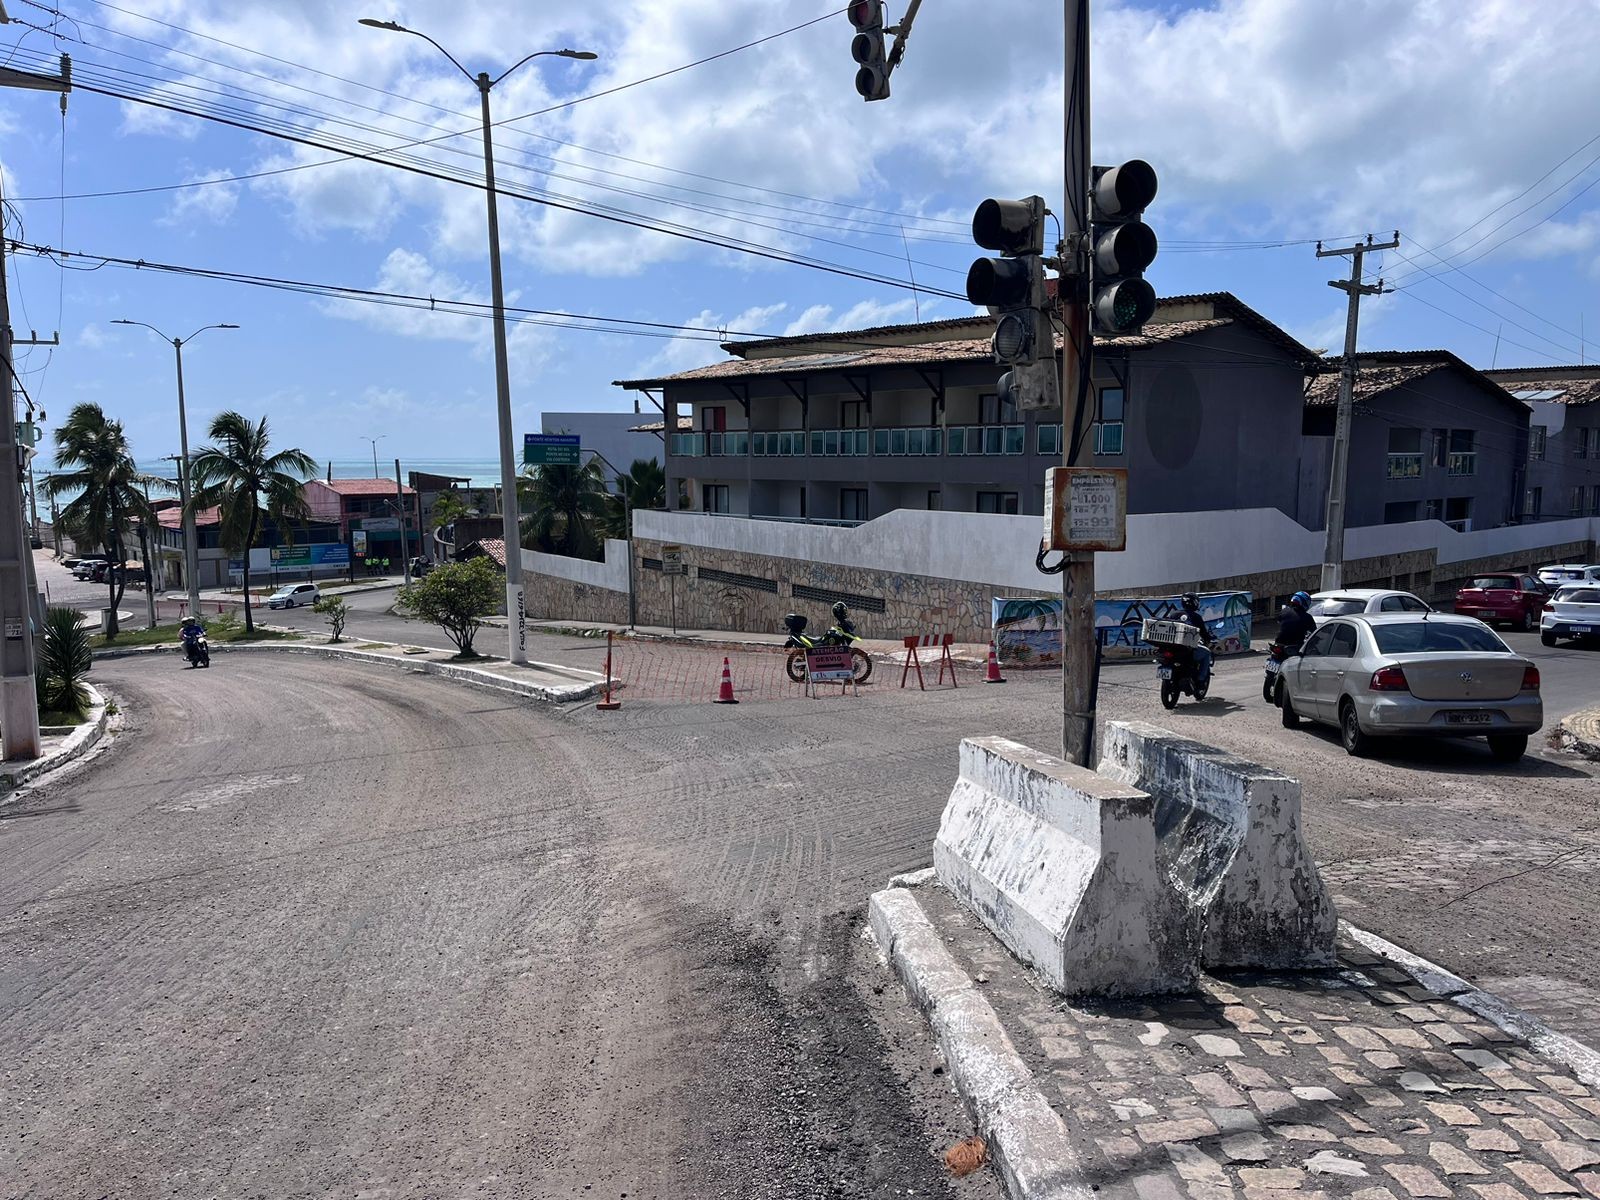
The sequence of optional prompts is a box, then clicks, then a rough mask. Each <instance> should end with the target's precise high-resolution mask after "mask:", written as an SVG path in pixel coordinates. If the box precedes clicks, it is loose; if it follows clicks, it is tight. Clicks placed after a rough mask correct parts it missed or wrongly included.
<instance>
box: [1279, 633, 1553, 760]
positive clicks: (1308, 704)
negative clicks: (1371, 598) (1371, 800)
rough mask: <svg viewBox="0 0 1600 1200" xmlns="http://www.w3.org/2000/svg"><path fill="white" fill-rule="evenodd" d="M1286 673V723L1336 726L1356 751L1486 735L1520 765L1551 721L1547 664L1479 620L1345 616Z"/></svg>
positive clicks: (1282, 680) (1502, 755)
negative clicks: (1544, 690) (1390, 742)
mask: <svg viewBox="0 0 1600 1200" xmlns="http://www.w3.org/2000/svg"><path fill="white" fill-rule="evenodd" d="M1278 678H1279V689H1280V690H1279V693H1278V698H1279V702H1280V704H1281V707H1282V712H1283V724H1284V727H1285V728H1287V729H1294V728H1297V727H1298V726H1299V724H1300V722H1301V721H1302V720H1306V721H1321V722H1324V723H1325V724H1328V725H1333V726H1335V727H1336V728H1337V729H1338V730H1339V736H1340V739H1341V740H1342V741H1343V742H1344V748H1345V749H1346V750H1347V751H1348V752H1349V753H1351V754H1357V755H1360V754H1369V753H1371V751H1372V741H1373V739H1374V738H1378V737H1389V736H1419V735H1420V736H1436V737H1487V738H1488V739H1489V749H1490V751H1491V752H1492V753H1493V754H1494V756H1495V758H1497V759H1499V760H1500V761H1501V762H1515V761H1516V760H1517V759H1519V758H1521V757H1522V755H1523V752H1524V751H1526V750H1527V748H1528V735H1529V734H1532V733H1537V732H1538V731H1539V727H1540V726H1541V725H1543V724H1544V702H1543V701H1542V700H1541V699H1540V698H1539V668H1538V667H1536V666H1534V665H1533V663H1531V662H1529V661H1528V660H1527V659H1525V658H1523V657H1522V656H1521V655H1519V654H1516V653H1514V652H1513V651H1512V650H1511V648H1510V647H1509V646H1507V645H1506V644H1505V643H1504V642H1503V641H1501V640H1500V638H1499V635H1497V634H1496V633H1495V632H1494V630H1492V629H1490V628H1489V627H1488V626H1487V625H1485V624H1484V623H1483V622H1482V621H1479V620H1477V619H1476V618H1475V617H1458V616H1454V615H1451V614H1445V613H1428V614H1426V615H1423V614H1418V613H1369V614H1366V615H1362V616H1348V617H1337V618H1334V619H1333V620H1329V621H1325V622H1324V623H1322V624H1321V625H1319V626H1317V631H1316V632H1315V633H1314V634H1312V635H1311V637H1309V638H1308V639H1306V644H1305V646H1304V648H1303V649H1302V650H1301V651H1300V653H1299V654H1297V655H1295V656H1293V657H1291V658H1290V659H1288V660H1287V661H1286V662H1285V663H1284V664H1283V670H1282V672H1281V673H1280V674H1279V676H1278Z"/></svg>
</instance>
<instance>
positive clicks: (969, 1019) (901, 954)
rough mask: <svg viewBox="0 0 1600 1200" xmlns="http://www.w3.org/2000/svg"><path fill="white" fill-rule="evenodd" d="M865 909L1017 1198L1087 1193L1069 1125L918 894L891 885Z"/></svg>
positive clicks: (1067, 1198) (1078, 1197)
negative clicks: (942, 937) (952, 953)
mask: <svg viewBox="0 0 1600 1200" xmlns="http://www.w3.org/2000/svg"><path fill="white" fill-rule="evenodd" d="M867 911H868V919H869V921H870V924H871V929H872V933H873V936H874V937H875V938H877V941H878V948H879V950H880V951H881V952H882V953H883V955H884V957H885V959H886V960H887V961H888V963H889V965H890V966H891V967H892V968H893V970H894V972H895V973H896V974H897V975H898V976H899V977H900V979H901V981H902V982H903V983H904V984H905V987H906V991H907V992H908V993H909V994H910V996H911V998H912V999H913V1000H914V1001H915V1002H916V1004H917V1007H918V1008H920V1009H921V1010H922V1011H923V1013H925V1014H926V1015H927V1018H928V1023H929V1024H930V1025H931V1026H932V1027H933V1032H934V1036H935V1037H936V1038H937V1039H938V1042H939V1049H940V1050H941V1052H942V1053H943V1054H944V1059H945V1063H946V1066H947V1068H948V1069H949V1071H950V1074H951V1078H952V1080H953V1081H954V1083H955V1085H956V1090H957V1091H958V1092H960V1094H961V1098H962V1099H963V1100H964V1101H965V1102H966V1105H967V1109H968V1111H969V1112H970V1113H971V1115H972V1119H973V1123H974V1124H975V1125H976V1126H977V1129H978V1132H979V1133H980V1134H982V1135H983V1137H984V1139H985V1141H986V1142H987V1143H988V1145H989V1148H990V1152H991V1153H992V1154H993V1156H994V1163H995V1167H996V1169H997V1170H998V1171H999V1172H1000V1176H1001V1178H1002V1179H1003V1180H1004V1181H1005V1185H1006V1190H1007V1192H1008V1193H1009V1194H1010V1195H1011V1196H1012V1198H1013V1200H1090V1198H1091V1197H1092V1196H1093V1195H1094V1193H1093V1191H1092V1190H1091V1189H1090V1188H1089V1187H1088V1186H1087V1185H1086V1184H1085V1183H1084V1182H1083V1168H1082V1165H1081V1164H1080V1163H1079V1161H1078V1156H1077V1153H1076V1151H1074V1150H1073V1148H1072V1140H1071V1138H1070V1137H1069V1135H1068V1133H1067V1127H1066V1124H1065V1123H1064V1122H1063V1121H1062V1120H1061V1118H1060V1116H1058V1115H1057V1114H1056V1112H1055V1110H1054V1109H1052V1108H1051V1107H1050V1105H1049V1102H1048V1101H1046V1100H1045V1098H1044V1095H1043V1093H1041V1092H1040V1091H1039V1087H1038V1085H1037V1084H1036V1083H1035V1082H1034V1079H1033V1073H1032V1072H1031V1071H1029V1070H1028V1067H1027V1064H1026V1063H1024V1062H1023V1061H1022V1058H1021V1056H1020V1055H1019V1054H1018V1053H1017V1050H1016V1047H1015V1046H1013V1045H1012V1043H1011V1039H1010V1038H1009V1037H1007V1036H1006V1031H1005V1030H1004V1029H1003V1028H1001V1025H1000V1018H999V1017H997V1016H996V1015H995V1012H994V1009H993V1008H991V1007H990V1006H989V1002H988V1001H987V1000H985V999H984V998H983V996H982V994H980V993H979V991H978V989H977V986H976V985H975V984H974V983H973V982H972V980H971V979H969V978H968V977H967V973H966V972H965V971H963V970H962V969H961V968H960V967H959V966H958V965H957V964H956V962H955V960H954V959H953V958H951V957H950V954H949V952H948V951H947V950H946V949H945V948H944V945H943V943H942V942H940V940H939V935H938V933H937V932H936V931H935V930H934V928H933V925H932V924H931V923H930V922H929V920H928V918H927V915H926V914H925V913H924V912H923V911H922V906H921V905H920V904H918V903H917V900H916V897H915V896H913V895H912V894H911V893H910V892H909V891H906V890H905V889H904V888H889V889H887V890H885V891H881V892H878V893H876V894H874V895H873V897H872V899H871V900H870V902H869V903H868V908H867Z"/></svg>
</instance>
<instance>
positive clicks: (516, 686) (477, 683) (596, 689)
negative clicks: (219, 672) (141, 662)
mask: <svg viewBox="0 0 1600 1200" xmlns="http://www.w3.org/2000/svg"><path fill="white" fill-rule="evenodd" d="M398 644H399V643H385V645H398ZM211 650H212V653H214V654H215V653H218V652H224V651H225V652H230V653H239V652H249V653H277V654H306V655H310V656H311V657H313V658H331V659H340V658H343V659H351V660H354V661H356V662H365V663H371V664H373V665H374V666H380V667H387V668H389V669H390V670H399V671H407V672H413V673H415V674H419V675H438V676H440V677H442V678H444V679H452V680H454V681H455V682H457V683H465V684H468V685H470V686H472V687H479V688H483V689H485V690H487V691H491V692H508V693H510V694H511V695H514V696H525V697H527V698H528V699H531V700H543V701H546V702H548V703H551V704H573V703H576V702H578V701H580V700H588V699H590V698H592V697H594V696H596V695H598V694H599V693H600V691H601V690H602V689H603V688H604V687H605V680H604V679H595V680H592V681H588V682H580V683H575V684H573V685H572V686H571V687H549V686H546V685H544V684H537V683H524V682H523V681H521V680H517V679H508V678H506V677H505V676H503V675H496V674H494V673H493V672H492V671H480V670H478V669H476V668H474V667H464V666H459V665H457V664H455V663H442V662H432V661H429V660H427V659H420V660H419V659H410V660H408V659H404V658H395V657H393V656H391V655H387V654H373V653H371V652H369V651H365V650H353V649H352V650H347V649H344V648H343V647H339V646H317V645H311V644H308V643H304V642H299V643H296V642H218V643H217V644H216V645H214V646H212V647H211ZM175 653H177V651H176V650H175V649H174V648H173V647H172V646H164V645H163V646H130V647H129V648H128V649H126V650H97V651H95V658H96V659H102V658H104V659H115V658H137V657H139V656H141V655H146V654H175ZM529 665H530V666H536V667H539V668H540V669H542V670H549V671H551V672H552V673H554V674H559V675H567V676H571V675H572V673H573V671H572V668H571V667H563V666H559V665H556V664H545V663H530V664H529Z"/></svg>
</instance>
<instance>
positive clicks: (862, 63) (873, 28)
mask: <svg viewBox="0 0 1600 1200" xmlns="http://www.w3.org/2000/svg"><path fill="white" fill-rule="evenodd" d="M850 24H852V25H854V26H855V29H856V35H855V37H853V38H851V39H850V57H851V58H853V59H855V60H856V91H858V92H860V93H861V96H862V99H864V100H887V99H888V98H889V59H888V53H887V50H886V49H885V47H884V42H883V35H884V28H883V0H851V4H850Z"/></svg>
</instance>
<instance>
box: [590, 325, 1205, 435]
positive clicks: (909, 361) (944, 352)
mask: <svg viewBox="0 0 1600 1200" xmlns="http://www.w3.org/2000/svg"><path fill="white" fill-rule="evenodd" d="M1231 324H1233V322H1232V321H1231V320H1227V319H1217V320H1209V321H1172V322H1168V323H1166V324H1161V325H1146V326H1145V327H1144V331H1143V332H1142V333H1139V334H1138V335H1136V336H1134V337H1119V338H1103V339H1097V340H1096V344H1097V345H1104V346H1111V347H1115V348H1117V349H1129V350H1138V349H1142V348H1144V347H1147V346H1159V345H1161V344H1163V343H1165V342H1171V341H1177V340H1178V339H1180V338H1186V337H1191V336H1193V335H1194V334H1197V333H1204V332H1205V331H1207V330H1210V329H1220V328H1221V327H1223V326H1225V325H1231ZM1056 345H1057V347H1058V348H1059V347H1060V345H1061V339H1060V337H1059V336H1058V337H1057V338H1056ZM993 361H994V353H993V350H992V348H991V347H990V344H989V339H988V338H987V337H982V338H964V339H960V340H956V341H946V342H926V343H924V344H922V345H916V346H890V345H884V346H862V347H861V348H860V349H857V350H850V351H847V352H844V353H836V352H832V351H829V352H825V353H820V354H798V355H795V356H793V357H790V358H752V359H743V358H735V359H730V360H728V361H726V362H719V363H712V364H711V365H710V366H708V367H696V368H695V369H694V370H692V371H679V372H678V373H677V374H675V375H667V376H663V377H661V378H658V379H622V380H617V381H616V385H617V386H618V387H627V388H637V387H658V386H660V385H662V384H665V383H694V382H699V381H704V380H718V379H749V378H757V377H760V376H763V375H786V376H796V375H816V374H823V373H826V372H830V371H839V370H840V369H842V368H849V370H851V371H852V372H855V371H860V370H864V369H866V368H868V367H921V366H938V365H942V364H945V363H958V362H993ZM680 421H681V418H680ZM656 428H657V429H659V428H661V426H660V425H658V426H656Z"/></svg>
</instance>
